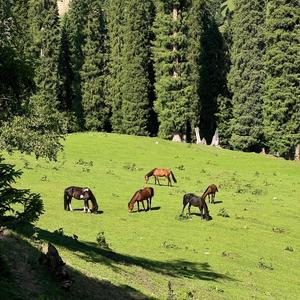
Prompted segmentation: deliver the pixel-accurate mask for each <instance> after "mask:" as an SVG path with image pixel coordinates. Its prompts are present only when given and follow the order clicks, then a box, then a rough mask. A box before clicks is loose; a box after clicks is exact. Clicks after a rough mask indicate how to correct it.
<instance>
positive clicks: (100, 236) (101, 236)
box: [96, 231, 110, 249]
mask: <svg viewBox="0 0 300 300" xmlns="http://www.w3.org/2000/svg"><path fill="white" fill-rule="evenodd" d="M96 241H97V244H98V246H99V247H100V248H102V249H110V247H109V244H108V243H107V242H106V239H105V235H104V231H100V232H98V234H97V237H96Z"/></svg>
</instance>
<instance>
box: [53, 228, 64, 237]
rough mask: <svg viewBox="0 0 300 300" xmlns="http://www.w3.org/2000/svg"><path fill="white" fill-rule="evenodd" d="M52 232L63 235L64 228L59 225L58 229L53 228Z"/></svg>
mask: <svg viewBox="0 0 300 300" xmlns="http://www.w3.org/2000/svg"><path fill="white" fill-rule="evenodd" d="M54 233H56V234H58V235H61V236H63V235H64V229H63V228H62V227H61V228H59V229H56V230H54Z"/></svg>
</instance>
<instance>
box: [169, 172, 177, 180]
mask: <svg viewBox="0 0 300 300" xmlns="http://www.w3.org/2000/svg"><path fill="white" fill-rule="evenodd" d="M170 173H171V176H172V179H173V181H174V182H175V183H176V182H177V180H176V178H175V176H174V174H173V172H172V171H170Z"/></svg>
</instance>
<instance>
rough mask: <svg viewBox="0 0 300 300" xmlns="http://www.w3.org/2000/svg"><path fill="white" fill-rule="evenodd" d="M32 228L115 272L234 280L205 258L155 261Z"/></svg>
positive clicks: (51, 240)
mask: <svg viewBox="0 0 300 300" xmlns="http://www.w3.org/2000/svg"><path fill="white" fill-rule="evenodd" d="M31 231H33V232H34V231H35V232H37V233H38V238H39V239H40V240H44V241H48V242H51V243H53V244H54V245H58V246H60V247H64V248H66V249H68V250H70V251H72V252H73V253H76V255H78V256H79V257H80V258H81V259H83V260H85V261H87V262H94V263H102V264H104V265H106V266H108V267H110V268H111V269H112V270H114V271H116V272H118V271H121V266H122V265H128V266H136V267H140V268H143V269H145V270H147V271H150V272H155V273H159V274H162V275H168V276H171V277H176V278H181V277H183V278H194V279H200V280H209V281H217V280H219V279H224V280H231V281H232V280H234V279H233V278H231V277H229V276H227V275H224V274H220V273H217V272H214V271H213V270H211V267H210V265H209V264H208V263H207V262H204V263H194V262H191V261H188V260H172V261H156V260H151V259H148V258H144V257H138V256H131V255H126V254H121V253H117V252H114V251H112V250H109V249H108V250H107V249H103V248H100V247H98V245H97V244H96V243H91V242H81V241H78V240H75V239H73V238H72V237H69V236H65V235H61V234H59V233H52V232H49V231H47V230H43V229H40V228H36V227H35V228H34V227H32V228H31ZM33 232H30V230H26V231H24V230H23V232H20V233H22V234H26V235H27V236H29V237H30V236H31V235H32V234H33Z"/></svg>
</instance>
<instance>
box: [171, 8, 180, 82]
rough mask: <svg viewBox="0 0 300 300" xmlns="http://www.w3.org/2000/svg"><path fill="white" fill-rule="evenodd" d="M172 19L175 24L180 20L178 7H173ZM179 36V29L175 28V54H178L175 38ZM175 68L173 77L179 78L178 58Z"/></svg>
mask: <svg viewBox="0 0 300 300" xmlns="http://www.w3.org/2000/svg"><path fill="white" fill-rule="evenodd" d="M172 19H173V22H176V21H177V19H178V8H177V6H176V5H174V6H173V11H172ZM176 36H177V28H176V26H174V30H173V38H174V41H173V52H177V44H176V41H175V38H176ZM174 64H175V66H174V69H173V77H178V75H179V74H178V73H179V72H178V65H179V61H178V57H176V58H175V62H174Z"/></svg>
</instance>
